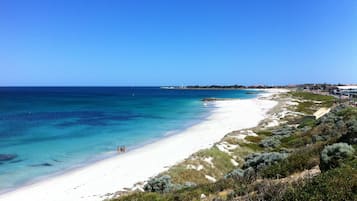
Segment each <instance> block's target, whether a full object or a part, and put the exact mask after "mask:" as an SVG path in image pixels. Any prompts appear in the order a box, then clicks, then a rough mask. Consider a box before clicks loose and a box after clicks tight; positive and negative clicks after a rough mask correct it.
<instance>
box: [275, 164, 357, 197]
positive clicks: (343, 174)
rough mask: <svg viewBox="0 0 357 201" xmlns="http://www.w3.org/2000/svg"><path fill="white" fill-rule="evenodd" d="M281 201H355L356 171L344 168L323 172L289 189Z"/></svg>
mask: <svg viewBox="0 0 357 201" xmlns="http://www.w3.org/2000/svg"><path fill="white" fill-rule="evenodd" d="M281 200H287V201H296V200H340V201H345V200H357V169H356V167H351V166H345V167H340V168H335V169H331V170H328V171H327V172H323V173H321V174H320V175H318V176H316V177H313V178H311V179H308V180H305V181H301V182H299V183H298V184H296V185H294V186H293V187H291V188H289V189H288V190H287V191H286V193H285V194H284V196H283V197H282V199H281Z"/></svg>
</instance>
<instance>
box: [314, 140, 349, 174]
mask: <svg viewBox="0 0 357 201" xmlns="http://www.w3.org/2000/svg"><path fill="white" fill-rule="evenodd" d="M354 152H355V150H354V148H353V147H352V146H351V145H348V144H346V143H342V142H340V143H335V144H332V145H328V146H326V147H325V148H324V149H323V150H322V152H321V162H320V168H321V170H328V169H331V168H336V167H338V166H340V164H341V162H342V160H343V159H346V158H349V157H351V156H353V154H354Z"/></svg>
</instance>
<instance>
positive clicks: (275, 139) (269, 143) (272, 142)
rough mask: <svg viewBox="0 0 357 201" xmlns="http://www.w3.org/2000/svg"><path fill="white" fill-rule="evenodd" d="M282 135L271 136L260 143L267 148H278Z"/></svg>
mask: <svg viewBox="0 0 357 201" xmlns="http://www.w3.org/2000/svg"><path fill="white" fill-rule="evenodd" d="M280 139H281V136H271V137H267V138H265V139H264V140H262V141H261V142H260V143H259V145H260V146H262V147H265V148H268V147H270V148H276V147H278V146H279V145H280V143H281V142H280Z"/></svg>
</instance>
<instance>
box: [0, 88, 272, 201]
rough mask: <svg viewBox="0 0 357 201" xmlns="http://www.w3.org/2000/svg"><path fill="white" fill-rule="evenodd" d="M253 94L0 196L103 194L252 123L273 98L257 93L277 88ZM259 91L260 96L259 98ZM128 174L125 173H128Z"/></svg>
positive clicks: (36, 197) (81, 196) (100, 196)
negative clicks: (133, 145)
mask: <svg viewBox="0 0 357 201" xmlns="http://www.w3.org/2000/svg"><path fill="white" fill-rule="evenodd" d="M263 91H267V92H268V93H262V94H259V95H258V97H257V98H252V99H243V100H240V99H238V100H224V101H216V102H214V103H213V104H215V106H216V108H214V109H213V112H212V113H211V114H210V115H209V116H208V117H207V118H206V119H205V120H203V121H202V122H200V123H198V124H195V125H193V126H191V127H188V128H186V129H184V130H182V131H180V132H178V133H176V134H174V135H169V136H168V137H165V138H163V139H160V140H158V141H155V142H152V143H149V144H146V145H145V146H143V147H140V148H137V149H133V150H130V151H129V152H127V153H125V154H120V155H117V156H113V157H110V158H107V159H104V160H100V161H97V162H94V163H92V164H89V165H87V166H84V167H79V168H75V169H73V170H69V171H68V172H64V173H63V174H59V175H55V176H53V177H49V178H47V179H44V180H42V181H38V182H35V183H32V184H28V185H26V186H23V187H19V188H17V189H15V190H12V191H8V192H4V193H2V194H0V200H9V201H11V200H21V199H29V198H31V199H34V200H53V201H55V200H86V201H87V200H88V201H91V200H103V199H105V198H110V196H111V195H112V194H114V193H115V192H117V191H120V190H123V189H124V188H127V187H132V186H133V185H134V184H135V183H137V182H139V181H145V180H147V179H148V178H149V177H152V176H155V175H157V174H158V173H160V172H163V171H165V170H167V169H168V167H170V166H172V165H175V164H176V163H178V162H180V161H182V160H184V159H185V158H187V157H189V156H190V155H191V154H193V153H195V152H197V151H199V150H201V149H205V148H209V147H211V146H212V145H213V144H214V143H215V142H217V141H219V140H221V139H222V138H223V137H224V136H225V135H226V134H227V133H229V132H231V131H234V130H239V129H243V128H250V127H254V126H256V125H257V124H258V123H259V122H260V121H261V120H263V119H264V118H265V116H266V113H267V112H268V111H269V110H270V109H271V108H273V107H274V106H275V105H276V104H277V102H276V101H272V100H266V99H263V98H264V97H265V98H266V97H268V96H271V95H273V94H276V93H279V90H270V89H268V90H263ZM262 97H263V98H262ZM128 175H130V176H128Z"/></svg>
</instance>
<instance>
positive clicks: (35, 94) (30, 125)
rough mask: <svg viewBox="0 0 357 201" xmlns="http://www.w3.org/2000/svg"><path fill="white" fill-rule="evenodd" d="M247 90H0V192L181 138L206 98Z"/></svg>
mask: <svg viewBox="0 0 357 201" xmlns="http://www.w3.org/2000/svg"><path fill="white" fill-rule="evenodd" d="M247 92H249V91H247V90H167V89H160V88H159V87H25V88H21V87H16V88H14V87H1V88H0V192H4V191H7V190H9V189H13V188H16V187H18V186H21V185H24V184H26V183H29V182H33V181H36V180H38V179H41V178H44V177H46V176H49V175H52V174H56V173H61V172H64V171H66V170H69V169H71V168H74V167H78V166H81V165H84V164H88V163H91V162H93V161H95V160H99V159H103V158H105V157H109V156H112V155H114V154H115V150H116V147H117V146H120V145H125V146H126V147H127V148H128V149H129V150H130V149H134V148H136V147H140V146H143V145H145V144H146V143H150V142H153V141H155V140H159V139H160V138H163V137H165V136H168V135H171V134H174V133H175V132H179V131H180V130H182V129H184V128H187V127H189V126H190V125H193V124H195V123H197V122H199V121H202V120H204V119H205V118H206V117H207V116H208V115H209V114H210V111H211V110H212V107H213V106H212V105H211V106H210V105H208V106H207V105H206V106H205V105H204V104H203V102H202V101H201V99H202V98H206V97H220V98H253V97H254V96H255V95H256V94H251V93H247Z"/></svg>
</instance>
